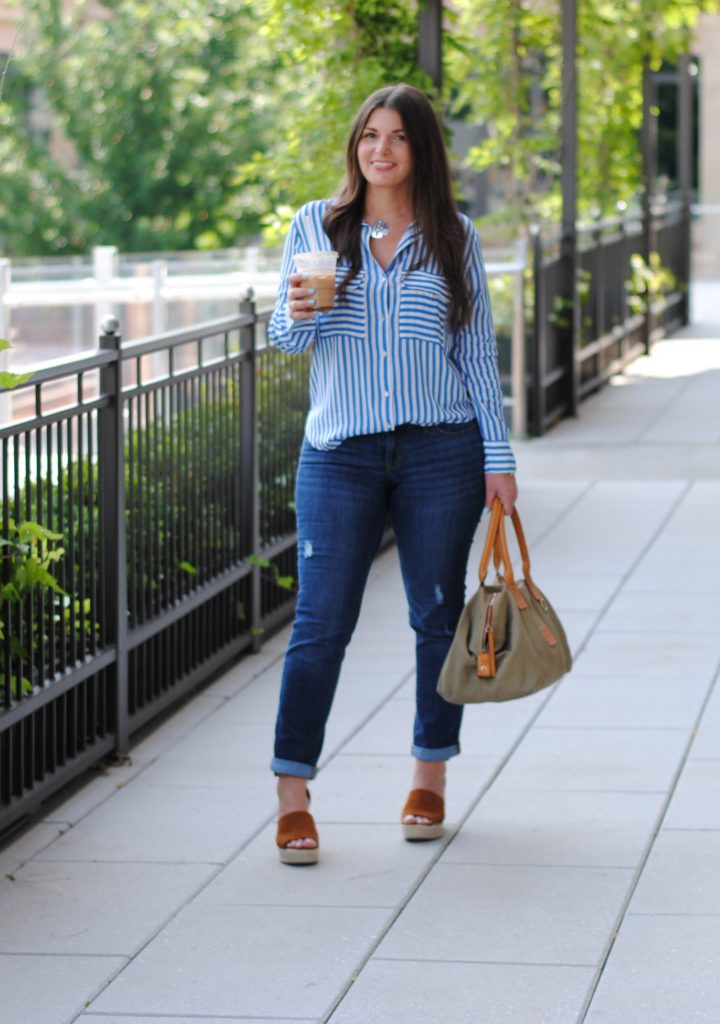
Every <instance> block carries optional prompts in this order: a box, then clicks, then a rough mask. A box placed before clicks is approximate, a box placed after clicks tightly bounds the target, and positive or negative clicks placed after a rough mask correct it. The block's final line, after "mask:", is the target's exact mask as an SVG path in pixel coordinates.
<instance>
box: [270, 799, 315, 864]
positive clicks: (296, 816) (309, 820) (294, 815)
mask: <svg viewBox="0 0 720 1024" xmlns="http://www.w3.org/2000/svg"><path fill="white" fill-rule="evenodd" d="M294 839H314V840H315V842H316V843H317V844H318V845H317V846H311V847H309V848H307V847H306V848H303V847H294V846H288V845H287V844H288V843H291V842H292V841H293V840H294ZM275 842H276V843H277V847H278V853H279V855H280V860H281V861H282V863H283V864H317V861H318V857H319V856H320V850H319V846H320V840H319V838H318V833H317V829H316V828H315V822H314V820H313V816H312V814H310V812H309V811H289V812H288V813H287V814H281V815H280V817H279V818H278V826H277V836H276V837H275Z"/></svg>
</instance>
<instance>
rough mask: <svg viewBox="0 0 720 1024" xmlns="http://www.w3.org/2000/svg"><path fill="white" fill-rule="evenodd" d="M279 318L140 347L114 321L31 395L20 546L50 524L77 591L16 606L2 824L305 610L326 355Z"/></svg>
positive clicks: (13, 500)
mask: <svg viewBox="0 0 720 1024" xmlns="http://www.w3.org/2000/svg"><path fill="white" fill-rule="evenodd" d="M267 316H268V315H267V314H257V312H256V310H255V308H254V304H253V303H252V301H250V300H248V301H246V302H245V303H243V305H242V307H241V312H240V313H239V314H238V315H236V316H232V317H227V318H223V319H222V320H218V321H215V322H213V323H206V324H203V325H201V326H200V327H196V328H193V329H188V330H183V331H176V332H173V333H172V334H167V335H163V336H159V337H151V338H148V339H145V340H144V341H141V342H136V343H130V344H126V345H121V344H120V339H119V337H118V335H117V334H116V333H115V329H116V323H114V322H113V321H112V319H110V321H109V323H106V330H105V332H104V333H103V335H102V337H101V348H100V350H99V351H98V352H96V353H94V354H91V355H88V356H84V357H78V358H75V359H72V360H68V361H65V362H64V363H62V364H60V365H55V366H48V367H45V368H43V369H41V370H39V371H38V372H36V373H35V374H34V375H33V377H32V380H31V381H30V382H28V383H26V384H25V385H22V387H23V388H24V389H25V390H27V391H29V392H30V393H31V394H32V396H33V406H34V411H33V414H32V416H30V417H28V418H26V419H25V420H24V421H22V422H19V423H14V424H12V425H8V426H4V427H2V428H0V458H1V471H2V483H1V485H2V498H3V521H2V536H3V537H4V538H8V537H11V536H12V533H13V530H12V527H13V523H14V524H16V525H17V524H20V523H23V522H37V523H41V524H42V525H43V527H44V528H46V529H48V530H51V531H53V532H54V533H55V534H57V535H59V536H60V537H61V538H62V540H57V541H49V542H48V544H49V547H50V548H52V547H53V546H62V547H63V548H64V555H63V556H62V557H60V558H59V560H58V561H57V562H55V563H53V564H52V566H51V571H52V573H53V575H54V577H55V579H56V581H57V585H58V587H59V588H60V590H61V591H62V593H58V592H57V591H55V590H53V589H51V588H49V587H40V586H38V587H37V588H35V589H32V588H31V589H30V591H29V592H27V593H26V594H25V596H24V598H23V600H16V601H13V600H5V601H4V602H3V603H2V605H0V618H1V619H2V626H3V630H2V632H3V639H2V640H0V830H3V829H6V828H7V827H8V826H10V825H12V824H13V823H15V822H17V821H18V819H20V818H22V817H24V816H25V815H27V814H29V813H32V812H33V811H34V810H35V809H36V808H37V807H38V805H39V804H40V802H41V801H42V800H44V799H46V798H47V797H48V796H49V795H50V794H51V793H53V792H55V791H56V790H57V789H58V788H60V787H61V786H62V785H64V784H66V783H67V782H68V781H69V780H70V779H71V778H73V777H74V776H76V775H78V774H79V773H80V772H82V771H83V770H85V769H86V768H87V767H88V766H90V765H91V764H93V763H97V762H98V761H100V760H101V759H102V758H103V757H105V756H107V755H109V754H111V753H112V752H113V751H116V752H121V753H122V752H123V751H125V750H126V749H127V745H128V737H129V736H130V735H131V734H132V733H133V732H135V731H136V730H137V729H139V728H140V727H141V726H142V725H144V724H145V723H146V722H147V721H148V720H149V719H151V718H153V717H155V716H156V715H158V714H159V713H160V712H161V711H162V710H164V709H165V708H167V707H168V706H169V705H170V704H172V703H174V702H176V701H178V700H180V699H181V698H182V697H183V696H184V695H185V694H187V692H188V691H189V690H191V689H193V688H194V687H196V686H197V685H198V684H199V683H200V682H202V681H204V680H206V679H207V678H208V677H209V676H211V675H212V674H213V673H214V672H215V671H217V670H218V669H219V668H220V667H221V666H223V665H226V664H227V663H228V662H229V661H230V660H231V659H233V658H235V657H236V656H237V655H238V654H240V652H242V651H243V650H246V649H250V648H253V647H255V648H256V647H257V646H258V644H259V642H260V636H261V634H262V632H263V631H268V630H271V629H273V628H274V626H275V625H277V624H278V623H279V622H280V621H283V620H284V619H286V618H287V617H288V616H289V615H290V614H291V611H292V606H293V601H294V595H293V592H292V589H288V583H287V580H286V578H287V577H292V576H293V575H294V572H295V543H296V539H295V521H294V512H293V504H292V501H293V490H294V476H295V462H296V456H297V451H298V448H299V445H300V440H301V436H302V430H303V424H304V418H305V413H306V400H307V398H306V396H307V359H306V357H305V356H299V357H298V356H292V357H290V356H286V355H284V354H283V353H282V352H280V351H278V350H277V349H274V348H271V347H268V346H267V344H266V342H265V341H264V338H263V337H259V336H261V335H262V334H263V333H264V325H265V323H266V321H267ZM256 339H257V340H256ZM68 381H70V382H71V383H72V386H73V391H74V396H75V400H74V401H73V402H72V403H71V404H68V403H67V402H65V401H61V402H58V401H57V395H58V393H60V394H65V393H66V389H65V388H63V387H62V386H61V385H66V384H67V382H68ZM5 550H6V551H7V550H8V549H7V548H6V549H5ZM253 556H259V558H258V557H253ZM258 560H260V561H264V560H266V561H267V563H268V564H267V565H262V564H257V563H258ZM18 565H19V563H15V568H13V565H12V560H11V559H7V558H6V559H4V560H3V573H4V577H5V578H4V580H3V583H4V584H6V583H8V582H10V581H11V577H12V575H13V573H15V574H16V576H17V572H18V568H17V566H18ZM278 579H279V580H280V581H281V583H283V584H284V585H278V582H277V581H278Z"/></svg>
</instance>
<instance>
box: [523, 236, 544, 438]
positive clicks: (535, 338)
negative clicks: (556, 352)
mask: <svg viewBox="0 0 720 1024" xmlns="http://www.w3.org/2000/svg"><path fill="white" fill-rule="evenodd" d="M530 237H531V239H532V259H533V328H532V333H531V335H530V338H531V343H532V352H531V359H530V365H531V379H530V385H529V391H530V395H529V405H530V408H531V409H532V417H531V418H530V420H529V422H528V429H529V431H530V433H531V434H532V435H533V436H534V437H541V436H542V434H543V433H544V430H545V361H546V350H547V310H546V308H545V271H544V268H543V247H542V237H541V235H540V227H539V225H538V224H533V225H532V226H531V228H530Z"/></svg>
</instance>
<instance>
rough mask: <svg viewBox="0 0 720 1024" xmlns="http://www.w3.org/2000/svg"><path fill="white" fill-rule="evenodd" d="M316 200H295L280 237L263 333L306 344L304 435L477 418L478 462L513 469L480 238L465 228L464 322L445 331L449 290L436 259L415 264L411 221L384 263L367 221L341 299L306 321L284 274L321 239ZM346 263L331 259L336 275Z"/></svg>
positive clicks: (327, 443)
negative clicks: (290, 298) (275, 288)
mask: <svg viewBox="0 0 720 1024" xmlns="http://www.w3.org/2000/svg"><path fill="white" fill-rule="evenodd" d="M326 208H327V201H325V200H321V201H315V202H312V203H308V204H307V205H306V206H303V207H302V208H301V209H300V210H299V211H298V212H297V214H296V215H295V217H294V219H293V222H292V226H291V228H290V234H289V236H288V239H287V242H286V244H285V252H284V254H283V262H282V269H281V282H280V289H279V292H278V300H277V305H276V307H275V311H274V313H273V315H272V318H271V320H270V324H269V328H268V335H269V338H270V340H271V342H272V343H273V344H275V345H277V347H278V348H280V349H282V350H283V351H285V352H291V353H293V352H302V351H303V350H304V349H306V348H307V347H308V345H310V344H311V343H314V350H313V358H312V366H311V370H310V412H309V413H308V418H307V423H306V426H305V435H306V437H307V439H308V441H309V442H310V444H311V445H312V446H313V448H319V449H321V450H327V449H330V448H335V447H336V446H337V445H339V444H340V443H341V442H342V441H343V440H345V439H346V438H347V437H352V436H355V435H357V434H374V433H380V432H382V431H388V430H393V429H394V428H395V427H397V426H400V425H401V424H403V423H417V424H419V425H421V426H430V425H432V424H435V423H467V422H469V421H470V420H472V419H473V418H475V417H477V420H478V423H479V424H480V433H481V434H482V438H483V442H484V448H485V472H486V473H506V472H514V471H515V458H514V456H513V453H512V450H511V448H510V444H509V441H508V430H507V425H506V423H505V418H504V416H503V403H502V389H501V386H500V377H499V373H498V365H497V344H496V341H495V331H494V328H493V321H492V312H491V309H490V297H489V295H488V288H487V277H486V274H485V266H484V264H483V258H482V252H481V249H480V240H479V238H478V235H477V231H476V230H475V228H474V226H473V225H472V223H471V222H470V221H469V220H468V218H467V217H464V216H463V218H462V220H463V224H464V225H465V228H466V232H467V251H466V263H467V274H468V279H469V282H470V289H471V294H472V296H473V299H474V301H473V309H472V315H471V317H470V321H469V323H468V324H467V325H466V326H465V327H463V328H462V329H461V330H458V331H452V330H450V328H449V326H448V323H447V315H448V308H449V295H450V293H449V290H448V287H447V285H446V284H445V280H444V278H443V276H442V274H441V272H440V267H439V265H438V264H437V261H436V260H435V259H427V260H426V261H425V262H423V263H422V264H421V268H420V269H419V270H411V269H410V268H411V267H412V266H413V265H415V264H416V263H417V262H418V257H419V258H420V259H421V260H422V258H423V256H424V255H425V252H424V250H425V245H424V242H423V240H422V237H421V236H420V234H419V232H418V231H417V230H416V229H415V227H414V225H410V227H409V228H408V229H407V231H406V232H405V234H404V235H403V237H402V239H401V240H400V244H399V245H398V247H397V249H396V251H395V255H394V257H393V259H392V262H391V263H390V265H389V266H388V268H387V270H383V269H382V267H381V266H380V264H379V263H378V262H377V260H376V259H375V258H374V256H373V255H372V253H371V252H370V228H369V226H368V225H367V224H363V226H362V236H361V237H362V264H361V269H360V272H359V274H358V276H357V277H355V278H354V279H353V280H352V281H351V282H350V284H349V286H348V288H347V290H346V292H345V299H344V301H342V302H341V303H340V304H339V305H337V306H336V307H335V308H334V309H332V310H329V311H328V312H327V313H317V314H316V315H315V316H314V317H313V318H312V319H310V320H292V319H291V318H290V315H289V312H288V307H287V292H288V274H290V273H292V272H293V271H294V264H293V257H294V255H295V253H297V252H312V251H317V250H319V249H331V248H332V246H331V244H330V239H329V238H328V237H327V235H326V234H325V232H324V231H323V227H322V219H323V214H324V212H325V210H326ZM348 267H349V264H348V263H347V262H343V261H341V262H340V263H339V264H338V272H337V280H338V283H339V282H340V281H341V280H342V279H343V278H344V277H345V276H346V274H347V272H348Z"/></svg>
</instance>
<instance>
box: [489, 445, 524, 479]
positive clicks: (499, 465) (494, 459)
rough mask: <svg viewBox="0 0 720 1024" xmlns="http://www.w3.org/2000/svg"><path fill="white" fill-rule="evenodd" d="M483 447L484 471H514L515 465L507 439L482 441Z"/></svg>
mask: <svg viewBox="0 0 720 1024" xmlns="http://www.w3.org/2000/svg"><path fill="white" fill-rule="evenodd" d="M483 447H484V449H485V472H486V473H514V472H515V470H516V469H517V465H516V463H515V456H514V455H513V450H512V448H511V447H510V442H509V441H484V442H483Z"/></svg>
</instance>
